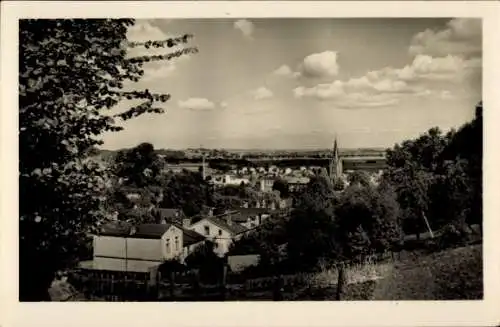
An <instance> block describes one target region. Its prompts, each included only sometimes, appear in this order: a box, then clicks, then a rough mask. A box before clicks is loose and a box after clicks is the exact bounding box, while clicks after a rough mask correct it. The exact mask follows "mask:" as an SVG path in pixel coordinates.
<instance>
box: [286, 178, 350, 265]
mask: <svg viewBox="0 0 500 327" xmlns="http://www.w3.org/2000/svg"><path fill="white" fill-rule="evenodd" d="M337 231H338V228H337V223H336V220H335V214H334V193H333V189H332V185H331V183H330V181H329V180H328V179H327V178H325V177H322V176H315V177H313V178H312V179H311V181H310V182H309V184H308V185H307V187H306V189H305V190H304V192H303V194H301V195H300V196H299V197H298V198H297V205H296V208H295V209H294V210H293V211H292V216H291V218H290V221H289V222H288V223H287V236H288V247H287V249H288V256H289V259H290V261H291V262H293V263H296V264H302V265H303V267H304V268H305V267H309V268H311V267H313V266H315V265H316V264H317V263H318V261H319V260H320V259H322V258H329V259H332V258H336V257H338V255H339V254H340V250H341V249H340V244H339V243H338V239H337V235H336V232H337Z"/></svg>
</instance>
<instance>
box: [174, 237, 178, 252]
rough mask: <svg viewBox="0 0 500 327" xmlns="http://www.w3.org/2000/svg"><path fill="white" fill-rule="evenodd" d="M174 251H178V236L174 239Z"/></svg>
mask: <svg viewBox="0 0 500 327" xmlns="http://www.w3.org/2000/svg"><path fill="white" fill-rule="evenodd" d="M175 251H179V236H176V237H175Z"/></svg>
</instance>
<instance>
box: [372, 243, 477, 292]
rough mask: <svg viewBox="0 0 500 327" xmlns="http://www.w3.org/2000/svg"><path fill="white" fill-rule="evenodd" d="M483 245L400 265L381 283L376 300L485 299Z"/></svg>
mask: <svg viewBox="0 0 500 327" xmlns="http://www.w3.org/2000/svg"><path fill="white" fill-rule="evenodd" d="M482 268H483V262H482V246H481V245H474V246H467V247H462V248H457V249H452V250H447V251H443V252H438V253H434V254H431V255H429V256H425V257H421V258H419V259H418V260H415V261H407V262H402V263H397V264H396V265H395V267H394V269H393V271H392V273H391V274H390V275H389V277H387V278H385V279H383V280H380V281H378V283H377V285H376V287H375V290H374V292H373V296H372V298H373V299H374V300H473V299H482V298H483V269H482Z"/></svg>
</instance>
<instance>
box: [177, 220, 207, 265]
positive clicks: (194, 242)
mask: <svg viewBox="0 0 500 327" xmlns="http://www.w3.org/2000/svg"><path fill="white" fill-rule="evenodd" d="M188 226H189V218H185V219H184V221H183V225H182V227H181V229H182V233H183V242H182V245H183V255H182V259H183V260H184V259H186V258H187V257H188V256H189V255H190V254H191V253H193V252H194V251H195V250H196V248H197V247H198V246H200V245H203V244H204V243H205V240H206V238H205V236H203V235H200V234H199V233H197V232H196V231H194V230H191V229H189V228H188Z"/></svg>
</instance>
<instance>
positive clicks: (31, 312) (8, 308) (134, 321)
mask: <svg viewBox="0 0 500 327" xmlns="http://www.w3.org/2000/svg"><path fill="white" fill-rule="evenodd" d="M499 8H500V7H499V5H498V3H497V2H494V1H491V2H486V1H477V2H453V1H443V2H438V1H424V2H409V1H408V2H401V1H392V2H378V1H369V2H355V1H344V2H328V1H320V2H313V1H309V2H302V1H290V2H284V1H281V2H278V1H272V2H271V1H269V2H268V1H254V2H243V1H237V2H231V1H227V2H223V1H220V2H211V1H203V2H188V1H186V2H180V1H175V2H174V1H172V2H159V1H155V2H147V1H144V2H130V1H126V2H123V1H120V2H119V1H113V2H106V3H105V2H59V1H57V2H56V1H53V2H48V1H47V2H45V1H43V2H28V1H26V2H24V1H23V2H21V1H20V2H14V1H8V2H2V8H1V9H2V10H1V26H2V30H1V40H2V44H1V84H0V85H1V107H0V124H1V127H0V142H1V143H0V145H1V147H0V149H1V156H0V158H1V160H0V168H1V169H0V173H1V175H0V181H1V185H2V188H1V189H0V196H1V198H0V200H1V202H0V217H2V219H0V223H1V226H0V240H1V242H2V244H1V245H2V246H1V247H0V253H1V257H0V258H1V260H0V263H1V267H2V268H5V269H2V273H1V275H0V276H1V277H2V278H1V279H2V280H1V282H2V284H0V290H1V292H2V293H1V295H2V296H1V298H0V299H1V303H0V325H1V326H8V327H10V326H89V325H93V326H101V325H117V326H118V325H120V326H130V325H136V326H139V325H147V326H153V325H154V326H165V325H169V326H204V325H206V326H334V325H340V326H357V325H369V326H387V325H394V326H414V325H416V326H424V325H425V326H431V325H433V326H434V325H435V326H437V325H440V326H486V325H498V324H499V323H500V315H499V314H498V313H496V311H497V310H495V309H494V308H495V307H497V308H498V304H499V303H500V301H499V288H498V286H499V281H500V269H499V260H498V259H499V253H500V252H499V250H500V246H498V245H497V244H495V240H496V239H498V231H500V228H499V227H500V225H499V220H498V219H494V217H495V216H497V215H498V212H500V206H499V204H500V201H498V198H500V197H499V196H498V194H496V193H497V187H498V186H499V185H500V179H499V173H498V168H497V166H498V164H497V161H498V160H496V159H498V152H497V151H495V150H497V149H498V148H499V146H498V142H495V141H498V128H495V125H494V124H498V122H499V121H500V117H499V113H500V111H499V99H498V96H496V97H495V94H496V93H498V86H499V85H500V79H499V74H498V73H499V72H500V65H499V61H500V55H499V54H498V44H499V43H498V36H497V34H498V32H499V31H500V24H499V22H500V15H499V13H500V12H499ZM27 17H39V18H61V17H75V18H77V17H78V18H91V17H92V18H102V17H110V18H111V17H114V18H118V17H134V18H188V17H191V18H235V17H246V18H256V17H261V18H264V17H481V18H483V29H484V34H483V43H484V51H483V66H484V67H485V68H484V70H483V93H484V96H483V99H484V105H485V110H486V111H485V113H484V122H485V145H484V147H485V156H484V162H485V164H484V167H485V169H484V176H485V177H484V180H485V182H484V201H485V206H484V214H485V221H484V227H485V233H484V239H485V243H484V249H485V250H484V255H485V263H484V266H485V279H484V281H485V300H484V301H477V302H467V301H456V302H437V301H436V302H434V301H427V302H423V301H422V302H413V301H406V302H399V303H397V302H292V303H273V302H244V303H235V302H226V303H32V304H29V303H19V302H18V301H17V294H18V292H17V281H18V276H17V273H18V267H17V263H18V261H17V255H18V243H17V240H18V236H17V235H18V226H17V217H18V214H17V212H18V181H17V167H18V160H17V155H16V154H17V150H18V141H17V126H18V124H17V114H16V108H17V101H18V98H17V79H18V76H17V75H18V62H17V61H18V57H17V32H18V25H17V20H18V19H19V18H27ZM495 168H496V169H495ZM495 199H497V200H496V201H495ZM33 273H36V272H33ZM495 302H496V304H497V305H496V306H495Z"/></svg>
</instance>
